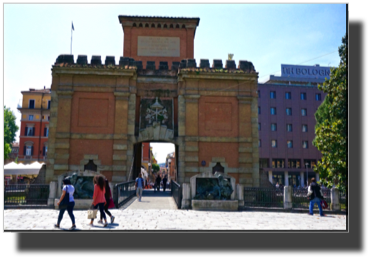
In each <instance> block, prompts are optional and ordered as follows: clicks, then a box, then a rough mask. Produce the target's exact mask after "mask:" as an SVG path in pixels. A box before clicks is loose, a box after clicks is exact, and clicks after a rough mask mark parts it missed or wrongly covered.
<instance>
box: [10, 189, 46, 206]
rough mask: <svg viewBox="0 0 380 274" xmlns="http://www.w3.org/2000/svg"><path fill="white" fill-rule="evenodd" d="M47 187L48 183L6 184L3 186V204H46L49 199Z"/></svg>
mask: <svg viewBox="0 0 380 274" xmlns="http://www.w3.org/2000/svg"><path fill="white" fill-rule="evenodd" d="M49 188H50V186H49V185H19V184H17V185H6V186H5V187H4V205H5V206H25V205H38V206H47V204H48V199H49Z"/></svg>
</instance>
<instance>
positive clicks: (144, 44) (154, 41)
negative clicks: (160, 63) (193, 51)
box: [137, 36, 180, 57]
mask: <svg viewBox="0 0 380 274" xmlns="http://www.w3.org/2000/svg"><path fill="white" fill-rule="evenodd" d="M179 51H180V40H179V37H157V36H139V37H138V38H137V55H138V56H159V57H179V56H180V52H179Z"/></svg>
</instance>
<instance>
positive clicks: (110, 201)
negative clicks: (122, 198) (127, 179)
mask: <svg viewBox="0 0 380 274" xmlns="http://www.w3.org/2000/svg"><path fill="white" fill-rule="evenodd" d="M104 181H105V188H106V193H105V199H106V203H105V205H104V212H105V213H106V214H107V215H108V216H110V217H111V224H113V221H115V216H112V214H111V212H109V211H108V209H109V208H114V207H115V204H114V202H113V199H112V192H111V188H110V185H109V183H108V180H107V178H106V179H105V180H104ZM99 223H101V224H102V223H103V222H102V220H100V221H99Z"/></svg>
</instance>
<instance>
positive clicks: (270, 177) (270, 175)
mask: <svg viewBox="0 0 380 274" xmlns="http://www.w3.org/2000/svg"><path fill="white" fill-rule="evenodd" d="M268 180H269V182H271V184H273V175H272V171H271V170H269V171H268Z"/></svg>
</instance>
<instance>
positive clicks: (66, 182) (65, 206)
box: [54, 177, 76, 230]
mask: <svg viewBox="0 0 380 274" xmlns="http://www.w3.org/2000/svg"><path fill="white" fill-rule="evenodd" d="M74 192H75V188H74V186H72V185H71V181H70V179H69V177H66V178H65V179H63V188H62V195H61V198H60V199H59V201H58V203H57V205H58V207H59V215H58V221H57V224H55V225H54V227H56V228H59V227H60V224H61V221H62V218H63V214H64V213H65V211H66V210H67V213H68V214H69V216H70V219H71V222H72V226H71V228H70V229H71V230H74V229H75V228H76V226H75V217H74V214H73V210H74V206H75V201H74Z"/></svg>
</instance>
